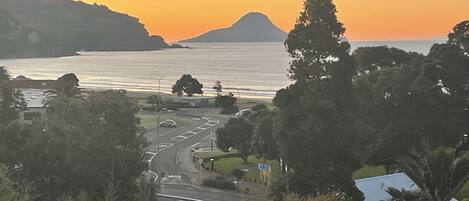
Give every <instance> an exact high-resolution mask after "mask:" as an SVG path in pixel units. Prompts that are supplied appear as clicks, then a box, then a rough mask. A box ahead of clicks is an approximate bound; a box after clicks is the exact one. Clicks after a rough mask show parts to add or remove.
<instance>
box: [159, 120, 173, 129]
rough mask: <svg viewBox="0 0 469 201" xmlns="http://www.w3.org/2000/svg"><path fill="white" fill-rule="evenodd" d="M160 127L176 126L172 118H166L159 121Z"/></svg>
mask: <svg viewBox="0 0 469 201" xmlns="http://www.w3.org/2000/svg"><path fill="white" fill-rule="evenodd" d="M160 126H161V127H167V128H175V127H177V123H176V122H175V121H174V120H172V119H166V120H164V121H162V122H160Z"/></svg>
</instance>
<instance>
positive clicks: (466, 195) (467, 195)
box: [456, 182, 469, 201]
mask: <svg viewBox="0 0 469 201" xmlns="http://www.w3.org/2000/svg"><path fill="white" fill-rule="evenodd" d="M456 199H458V200H459V201H463V200H464V199H466V200H469V182H467V183H466V185H464V187H463V188H462V189H461V190H460V191H459V193H458V194H457V195H456Z"/></svg>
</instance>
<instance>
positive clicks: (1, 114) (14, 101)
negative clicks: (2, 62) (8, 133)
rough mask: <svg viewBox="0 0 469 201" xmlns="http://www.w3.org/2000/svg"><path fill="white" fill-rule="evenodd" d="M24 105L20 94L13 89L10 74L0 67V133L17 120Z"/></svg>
mask: <svg viewBox="0 0 469 201" xmlns="http://www.w3.org/2000/svg"><path fill="white" fill-rule="evenodd" d="M25 107H26V103H25V101H24V99H23V98H22V96H21V93H20V92H19V91H17V90H15V89H14V88H13V83H12V80H11V76H10V73H9V72H8V70H7V68H6V67H3V66H0V132H1V130H2V129H4V128H5V127H6V126H7V125H8V124H10V123H11V122H12V121H13V120H15V119H17V118H18V115H19V113H20V112H21V111H22V110H24V108H25Z"/></svg>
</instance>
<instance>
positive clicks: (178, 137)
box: [171, 135, 187, 142]
mask: <svg viewBox="0 0 469 201" xmlns="http://www.w3.org/2000/svg"><path fill="white" fill-rule="evenodd" d="M186 139H187V137H184V136H180V135H179V136H176V137H173V138H171V140H173V141H178V142H181V141H184V140H186Z"/></svg>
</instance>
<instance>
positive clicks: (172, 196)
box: [156, 194, 203, 201]
mask: <svg viewBox="0 0 469 201" xmlns="http://www.w3.org/2000/svg"><path fill="white" fill-rule="evenodd" d="M156 195H158V196H161V197H165V198H173V199H180V200H185V201H203V200H199V199H194V198H186V197H181V196H174V195H166V194H156Z"/></svg>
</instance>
